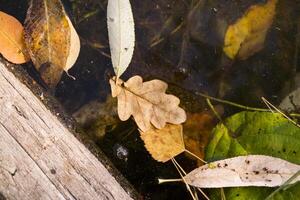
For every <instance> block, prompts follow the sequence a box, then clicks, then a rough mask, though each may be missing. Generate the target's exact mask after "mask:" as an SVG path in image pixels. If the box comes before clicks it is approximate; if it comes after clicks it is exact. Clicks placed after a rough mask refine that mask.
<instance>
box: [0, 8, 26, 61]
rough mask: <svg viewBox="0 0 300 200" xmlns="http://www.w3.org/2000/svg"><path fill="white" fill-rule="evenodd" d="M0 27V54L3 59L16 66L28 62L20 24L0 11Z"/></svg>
mask: <svg viewBox="0 0 300 200" xmlns="http://www.w3.org/2000/svg"><path fill="white" fill-rule="evenodd" d="M0 27H1V29H0V53H1V54H2V55H3V57H4V58H6V59H7V60H8V61H10V62H13V63H16V64H22V63H25V62H27V61H29V55H27V51H26V47H25V43H24V40H23V34H24V30H23V26H22V24H21V23H20V22H19V21H18V20H17V19H16V18H14V17H12V16H10V15H8V14H6V13H4V12H1V11H0Z"/></svg>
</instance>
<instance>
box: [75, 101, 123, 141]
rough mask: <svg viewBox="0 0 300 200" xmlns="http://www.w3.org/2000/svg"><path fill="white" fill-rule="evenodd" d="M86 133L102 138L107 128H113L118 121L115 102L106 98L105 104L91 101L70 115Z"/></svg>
mask: <svg viewBox="0 0 300 200" xmlns="http://www.w3.org/2000/svg"><path fill="white" fill-rule="evenodd" d="M72 116H73V117H74V118H75V120H76V122H77V123H78V124H79V125H80V127H81V128H83V129H84V131H85V132H86V133H88V134H89V135H92V136H93V137H96V138H102V137H103V136H104V135H105V133H106V131H107V127H109V126H111V127H115V125H117V124H118V123H119V122H120V120H119V117H118V113H117V100H116V99H115V98H112V97H111V96H108V97H107V99H106V101H105V102H100V101H91V102H89V103H88V104H86V105H84V106H83V107H81V108H80V109H79V110H78V111H76V112H75V113H74V114H73V115H72Z"/></svg>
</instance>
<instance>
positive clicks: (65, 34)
mask: <svg viewBox="0 0 300 200" xmlns="http://www.w3.org/2000/svg"><path fill="white" fill-rule="evenodd" d="M25 42H26V46H27V48H28V51H29V54H30V57H31V59H32V61H33V63H34V65H35V67H36V69H37V70H38V71H39V72H40V74H41V76H42V79H43V80H44V81H45V83H46V84H47V85H48V86H49V87H50V88H54V87H55V86H56V85H57V83H58V82H59V80H60V78H61V76H62V73H63V71H64V70H65V71H67V70H68V69H70V68H71V66H72V65H73V64H74V63H75V61H76V59H77V57H78V54H79V49H80V43H79V37H78V35H77V33H76V31H75V29H74V27H73V25H72V23H71V21H70V19H69V18H68V16H67V15H66V12H65V10H64V7H63V5H62V3H61V1H60V0H31V1H30V6H29V9H28V11H27V16H26V20H25Z"/></svg>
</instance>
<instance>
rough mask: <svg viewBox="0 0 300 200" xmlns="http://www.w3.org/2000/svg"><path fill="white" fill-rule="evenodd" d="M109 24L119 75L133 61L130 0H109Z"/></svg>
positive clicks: (116, 69)
mask: <svg viewBox="0 0 300 200" xmlns="http://www.w3.org/2000/svg"><path fill="white" fill-rule="evenodd" d="M107 25H108V36H109V46H110V52H111V60H112V64H113V68H114V71H115V73H116V75H117V77H120V76H121V75H122V74H123V73H124V72H125V70H126V69H127V67H128V65H129V64H130V62H131V58H132V55H133V50H134V42H135V33H134V20H133V15H132V10H131V5H130V1H129V0H109V1H108V6H107Z"/></svg>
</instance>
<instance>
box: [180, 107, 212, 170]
mask: <svg viewBox="0 0 300 200" xmlns="http://www.w3.org/2000/svg"><path fill="white" fill-rule="evenodd" d="M215 121H216V120H215V116H214V114H212V113H210V112H207V111H203V112H201V113H193V114H189V113H188V115H187V120H186V122H185V123H184V124H183V128H184V143H185V146H186V149H187V150H189V151H191V152H193V153H194V154H195V155H197V156H198V157H200V158H202V159H204V148H205V147H206V145H207V144H208V141H209V137H210V136H211V134H210V133H211V130H212V129H213V128H214V125H215ZM187 155H188V154H187ZM191 158H193V159H196V158H195V157H191ZM196 160H197V161H199V160H198V159H196ZM198 164H199V165H202V164H203V162H201V161H199V162H198Z"/></svg>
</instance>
